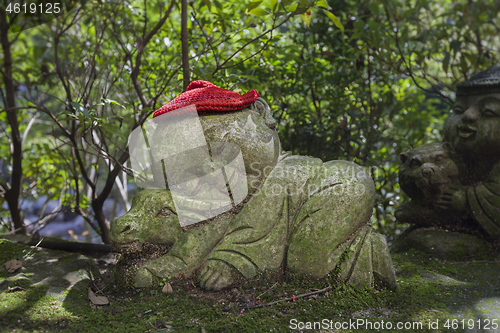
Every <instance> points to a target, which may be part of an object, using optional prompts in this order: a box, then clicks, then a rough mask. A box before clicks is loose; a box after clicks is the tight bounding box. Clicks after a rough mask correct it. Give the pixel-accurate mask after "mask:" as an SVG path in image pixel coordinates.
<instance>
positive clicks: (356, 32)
mask: <svg viewBox="0 0 500 333" xmlns="http://www.w3.org/2000/svg"><path fill="white" fill-rule="evenodd" d="M499 7H500V4H499V3H498V2H497V1H494V0H487V1H482V2H480V3H479V2H470V1H465V0H462V1H454V2H452V1H449V0H445V1H436V0H408V1H406V0H383V1H378V2H361V3H360V2H357V1H352V0H338V1H333V0H329V1H326V0H315V1H313V0H297V1H293V0H263V1H260V0H254V1H249V2H242V1H219V0H204V1H199V2H195V3H192V4H191V6H190V7H189V15H190V16H189V19H188V22H187V23H188V29H189V40H188V43H189V57H190V59H189V65H190V69H191V73H192V77H191V79H192V80H195V79H206V80H210V81H212V82H213V83H215V84H217V85H219V86H221V87H224V88H228V89H233V90H236V91H240V92H242V91H246V90H249V89H256V90H258V91H259V92H260V93H261V95H262V96H263V97H264V98H265V99H266V100H267V101H268V102H269V104H270V105H271V106H272V108H273V111H274V114H275V117H276V118H277V119H278V121H279V122H278V124H279V133H280V138H281V140H282V143H283V147H284V149H285V150H291V151H292V152H293V153H296V154H305V155H313V156H317V157H320V158H322V159H324V160H331V159H348V160H354V161H356V162H357V163H360V164H362V165H364V166H366V167H367V168H368V167H370V168H371V169H370V170H371V172H372V176H373V177H374V179H375V180H376V184H377V203H376V210H375V214H374V218H373V223H374V225H375V226H377V227H378V228H379V229H380V230H381V231H383V232H385V233H386V234H387V235H389V236H391V237H394V236H395V235H396V234H397V233H398V232H400V230H401V229H402V228H403V227H404V226H401V225H397V224H396V221H395V220H394V218H393V215H392V213H393V211H394V208H395V207H397V206H398V205H399V204H400V203H401V202H402V200H403V199H404V195H403V194H402V193H401V191H400V189H399V186H398V183H397V169H398V164H399V161H398V155H399V154H400V153H401V152H402V151H404V150H407V149H409V148H411V147H412V146H417V145H420V144H422V143H426V142H428V141H435V140H439V139H440V138H441V136H440V130H441V127H442V124H443V121H444V119H445V118H446V116H447V114H448V111H449V109H450V103H451V102H452V100H453V98H454V92H453V87H454V85H455V84H456V83H457V82H458V81H460V80H463V79H465V78H467V77H468V76H469V75H470V74H472V73H474V72H477V71H479V70H481V69H484V68H487V67H489V66H491V65H493V64H496V63H497V62H498V55H497V54H499V52H498V45H499V38H500V37H499V36H500V33H499V32H500V31H499V29H500V27H499V26H498V25H497V21H498V17H499V13H500V8H499ZM180 22H181V9H180V4H179V3H177V2H175V1H174V2H165V1H135V0H122V1H119V2H116V1H112V2H111V1H109V2H106V1H104V2H100V1H86V2H81V3H80V5H78V6H76V7H75V8H74V9H73V10H72V11H70V12H69V13H68V14H66V15H65V16H63V17H61V18H59V19H56V20H53V21H51V22H49V23H47V24H44V25H41V26H39V27H36V28H33V29H29V30H26V31H22V32H21V33H10V34H9V35H8V38H9V41H10V42H11V44H9V45H7V46H8V49H9V50H10V52H11V57H12V58H13V59H15V60H16V61H15V62H13V63H12V76H11V77H10V79H12V82H13V83H14V88H15V92H14V94H15V96H14V97H15V104H16V106H17V107H19V109H17V110H16V113H17V119H18V122H19V125H18V126H17V130H18V131H19V132H20V133H21V135H22V137H23V141H22V176H21V178H22V179H21V180H22V182H21V183H22V190H21V193H20V196H19V200H34V199H36V198H38V197H40V196H42V195H46V196H47V199H48V200H50V199H57V198H59V197H61V198H62V200H61V202H60V210H61V211H64V210H72V211H74V212H77V213H79V214H81V215H82V216H84V217H85V218H86V220H87V222H88V223H89V225H91V226H93V227H94V228H95V229H96V230H97V231H99V232H101V233H103V232H104V234H103V237H104V238H103V239H105V231H106V228H107V226H108V225H109V216H108V217H106V216H104V212H103V210H102V204H103V202H104V200H105V199H106V198H107V197H108V196H109V195H110V194H111V193H112V192H114V193H116V194H117V195H118V196H119V197H120V198H121V200H122V201H123V202H125V203H126V204H128V195H127V186H126V185H127V183H128V181H130V180H131V178H130V170H129V169H128V168H127V166H126V163H125V162H126V160H127V158H128V153H127V150H126V144H127V140H126V139H127V136H128V134H129V133H130V132H131V130H132V129H133V128H135V127H136V126H139V125H140V124H142V123H143V122H144V121H145V120H146V119H148V117H150V115H151V113H152V112H153V111H154V110H155V109H156V108H158V107H159V106H161V105H162V104H163V103H165V102H166V101H168V100H170V99H172V98H173V97H175V96H177V95H178V94H180V93H181V90H182V88H181V87H182V64H181V58H182V57H181V56H182V54H181V51H180V50H181V33H180V31H181V23H180ZM2 45H3V44H2ZM4 53H5V52H4ZM4 53H2V54H0V64H1V68H2V72H1V73H2V78H3V80H2V81H1V82H0V84H1V89H0V91H1V92H2V94H1V99H0V100H1V105H2V108H3V109H4V111H6V112H1V111H0V125H1V126H0V131H1V132H0V154H1V155H2V156H11V159H7V158H6V159H3V160H2V161H0V185H1V188H0V194H1V195H0V215H1V216H2V221H3V222H2V223H3V225H5V228H7V229H9V230H10V229H12V228H13V226H12V225H11V223H10V221H11V220H8V219H7V217H8V216H9V212H8V211H7V203H6V196H5V193H6V192H5V190H6V189H7V188H8V186H9V185H8V184H10V183H12V181H13V178H12V177H13V174H14V173H13V169H12V165H13V158H12V156H13V155H12V142H14V141H13V140H12V138H15V135H14V134H15V131H16V128H14V127H15V126H14V127H12V126H10V125H9V122H8V121H7V120H8V119H7V114H8V110H9V107H8V105H7V104H6V101H7V97H8V89H7V83H8V82H7V81H8V80H7V79H8V78H9V77H8V76H6V74H5V73H6V72H5V68H7V67H6V66H7V65H8V64H7V63H6V61H5V59H6V58H5V56H6V55H5V54H4ZM122 171H123V172H125V173H123V172H122ZM127 173H128V174H127ZM117 176H118V177H117ZM115 197H116V196H115Z"/></svg>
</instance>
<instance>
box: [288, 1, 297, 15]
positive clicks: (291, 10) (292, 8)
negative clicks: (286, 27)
mask: <svg viewBox="0 0 500 333" xmlns="http://www.w3.org/2000/svg"><path fill="white" fill-rule="evenodd" d="M298 5H299V3H298V2H294V3H292V4H290V5H285V9H286V10H287V11H288V12H290V13H293V12H294V11H296V10H297V6H298Z"/></svg>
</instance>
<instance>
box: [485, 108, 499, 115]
mask: <svg viewBox="0 0 500 333" xmlns="http://www.w3.org/2000/svg"><path fill="white" fill-rule="evenodd" d="M482 115H483V116H488V117H498V114H497V113H496V112H495V111H493V110H492V109H488V108H486V109H484V110H483V112H482Z"/></svg>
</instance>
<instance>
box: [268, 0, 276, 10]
mask: <svg viewBox="0 0 500 333" xmlns="http://www.w3.org/2000/svg"><path fill="white" fill-rule="evenodd" d="M277 3H278V0H269V4H270V5H271V10H272V11H273V12H274V10H275V9H276V4H277Z"/></svg>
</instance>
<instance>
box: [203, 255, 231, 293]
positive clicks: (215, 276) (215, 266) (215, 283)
mask: <svg viewBox="0 0 500 333" xmlns="http://www.w3.org/2000/svg"><path fill="white" fill-rule="evenodd" d="M198 280H199V282H200V286H201V287H202V288H203V289H207V290H221V289H223V288H226V287H229V286H230V285H231V284H233V278H232V276H231V268H229V266H228V265H227V264H226V263H225V262H223V261H220V260H208V261H207V262H206V263H205V265H203V267H202V268H201V270H200V274H199V277H198Z"/></svg>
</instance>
